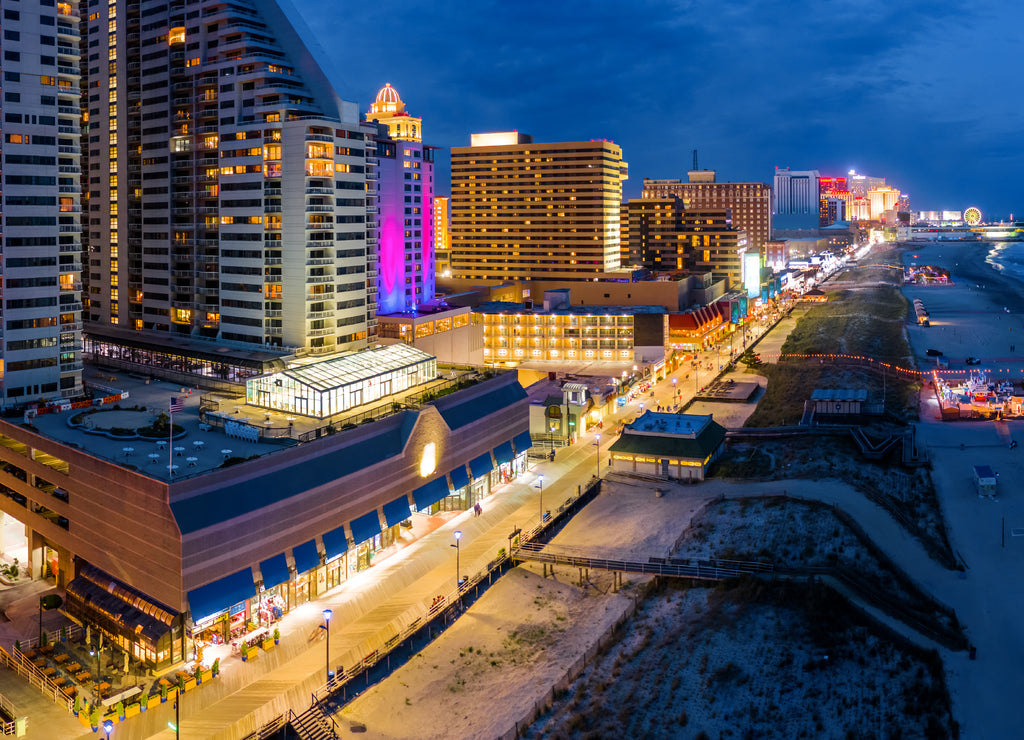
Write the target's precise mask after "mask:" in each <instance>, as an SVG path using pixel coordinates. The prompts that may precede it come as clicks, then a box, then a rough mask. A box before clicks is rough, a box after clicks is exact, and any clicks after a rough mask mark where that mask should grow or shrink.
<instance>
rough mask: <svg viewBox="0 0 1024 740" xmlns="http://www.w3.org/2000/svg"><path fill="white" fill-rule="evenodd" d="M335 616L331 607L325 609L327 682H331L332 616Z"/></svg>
mask: <svg viewBox="0 0 1024 740" xmlns="http://www.w3.org/2000/svg"><path fill="white" fill-rule="evenodd" d="M332 616H334V612H332V611H331V610H330V609H324V624H323V629H324V632H326V633H327V653H326V654H325V655H324V657H325V659H326V665H327V683H330V682H331V678H333V676H332V675H331V617H332Z"/></svg>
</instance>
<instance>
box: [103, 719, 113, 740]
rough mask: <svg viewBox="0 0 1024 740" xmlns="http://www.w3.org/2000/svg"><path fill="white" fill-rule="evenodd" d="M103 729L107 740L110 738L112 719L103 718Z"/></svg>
mask: <svg viewBox="0 0 1024 740" xmlns="http://www.w3.org/2000/svg"><path fill="white" fill-rule="evenodd" d="M103 731H104V732H105V733H107V740H110V733H111V732H113V731H114V721H113V720H110V719H108V720H105V721H104V722H103Z"/></svg>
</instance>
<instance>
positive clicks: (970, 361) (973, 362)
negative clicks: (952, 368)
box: [964, 357, 981, 365]
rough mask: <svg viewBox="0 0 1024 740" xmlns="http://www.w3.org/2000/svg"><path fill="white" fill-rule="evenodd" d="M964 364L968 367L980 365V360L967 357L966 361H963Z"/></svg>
mask: <svg viewBox="0 0 1024 740" xmlns="http://www.w3.org/2000/svg"><path fill="white" fill-rule="evenodd" d="M964 362H966V363H967V364H968V365H980V364H981V360H980V359H978V358H977V357H968V358H967V359H966V360H964Z"/></svg>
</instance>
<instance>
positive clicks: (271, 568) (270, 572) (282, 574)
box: [260, 552, 291, 588]
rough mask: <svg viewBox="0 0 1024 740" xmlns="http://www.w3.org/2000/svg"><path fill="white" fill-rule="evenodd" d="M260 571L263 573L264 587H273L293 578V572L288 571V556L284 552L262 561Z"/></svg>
mask: <svg viewBox="0 0 1024 740" xmlns="http://www.w3.org/2000/svg"><path fill="white" fill-rule="evenodd" d="M260 573H262V574H263V588H273V587H274V586H276V585H278V584H280V583H284V582H285V581H290V580H291V574H290V573H289V572H288V558H286V557H285V556H284V553H283V552H282V553H281V554H280V555H275V556H274V557H272V558H267V559H266V560H262V561H260Z"/></svg>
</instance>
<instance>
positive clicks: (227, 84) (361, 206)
mask: <svg viewBox="0 0 1024 740" xmlns="http://www.w3.org/2000/svg"><path fill="white" fill-rule="evenodd" d="M82 7H83V8H88V11H89V12H88V17H87V19H86V22H85V23H84V24H83V25H82V28H83V30H84V39H83V48H88V50H89V54H88V60H87V61H86V63H85V64H84V65H83V70H84V73H85V77H84V87H85V89H86V90H87V98H86V99H85V100H83V105H85V106H86V109H85V111H84V113H85V116H84V118H85V119H86V120H87V121H88V124H87V132H86V134H85V135H84V136H83V139H82V145H83V150H84V151H83V155H84V156H83V160H84V161H85V163H86V166H87V175H88V177H87V180H86V181H85V182H84V183H83V184H84V186H85V187H86V193H85V194H86V196H87V197H86V198H85V201H86V202H87V203H88V213H89V223H88V230H87V231H86V232H85V237H84V241H85V245H86V248H87V258H88V265H87V269H86V270H85V274H86V286H87V291H88V292H87V305H86V309H85V320H86V331H87V332H89V333H90V335H96V336H99V337H107V338H110V339H111V340H112V341H123V342H127V343H136V344H137V343H139V342H151V343H153V344H156V345H159V344H160V342H161V341H162V340H161V339H160V337H161V336H163V337H167V336H168V335H177V336H179V337H182V336H185V337H192V338H207V339H211V340H221V341H222V342H223V341H227V342H233V343H241V344H242V345H248V346H253V345H256V346H263V345H268V346H279V347H283V348H294V349H300V350H304V351H305V352H308V353H310V354H327V353H332V352H335V351H339V350H350V349H360V348H363V347H365V346H367V339H368V336H370V335H372V334H373V331H374V327H375V319H374V317H373V311H372V306H373V299H374V296H373V293H374V291H375V286H376V275H375V274H374V273H373V270H372V267H373V258H372V256H371V257H370V258H369V259H368V255H367V249H368V245H367V206H366V198H367V179H368V174H367V167H368V162H367V152H366V149H365V133H364V130H363V129H362V128H361V127H360V122H359V112H358V109H357V106H356V104H355V103H348V102H344V101H342V100H341V99H340V98H339V96H338V95H337V93H335V92H334V89H333V87H332V86H331V84H330V82H329V81H328V79H327V77H326V76H325V75H324V74H323V72H322V71H321V69H320V67H319V66H318V65H317V64H316V62H315V61H314V59H313V57H312V56H311V55H310V53H309V51H307V49H306V47H305V46H304V45H303V43H302V41H301V40H300V38H299V35H298V32H297V29H296V26H295V25H294V23H295V19H293V18H291V17H289V16H288V15H286V14H285V13H284V12H283V11H282V10H281V8H280V7H278V5H277V3H275V2H273V1H272V0H252V2H249V3H245V4H239V3H225V2H217V1H216V0H203V1H201V2H189V3H185V2H180V1H179V2H173V3H165V2H156V1H155V0H143V1H142V2H138V1H135V0H114V1H113V2H111V3H109V4H104V5H103V7H102V9H99V8H98V7H97V6H94V5H92V4H88V5H86V4H83V5H82ZM370 176H371V177H372V174H371V175H370ZM371 247H372V245H371ZM125 337H127V339H125Z"/></svg>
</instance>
